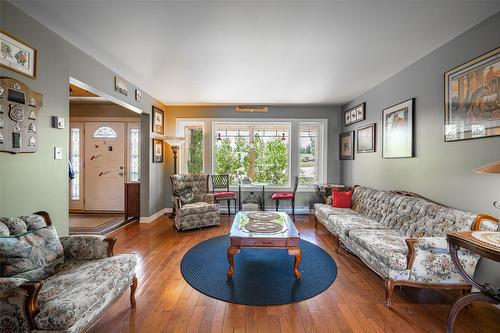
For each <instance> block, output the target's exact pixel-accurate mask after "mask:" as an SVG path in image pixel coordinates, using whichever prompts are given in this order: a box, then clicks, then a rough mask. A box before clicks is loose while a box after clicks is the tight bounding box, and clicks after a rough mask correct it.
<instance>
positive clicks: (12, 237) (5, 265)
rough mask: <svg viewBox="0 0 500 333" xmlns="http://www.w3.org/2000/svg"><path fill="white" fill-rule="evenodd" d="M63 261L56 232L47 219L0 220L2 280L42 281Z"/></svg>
mask: <svg viewBox="0 0 500 333" xmlns="http://www.w3.org/2000/svg"><path fill="white" fill-rule="evenodd" d="M49 221H50V220H49ZM63 261H64V251H63V247H62V245H61V242H60V241H59V237H58V236H57V232H56V230H55V229H54V227H53V226H52V225H51V223H50V222H47V221H46V220H45V218H44V217H42V216H41V215H36V214H35V215H30V216H21V217H0V277H16V278H25V279H28V280H31V281H37V280H42V279H45V278H46V277H47V276H49V275H52V274H53V273H54V269H55V266H56V265H57V264H59V263H61V262H63Z"/></svg>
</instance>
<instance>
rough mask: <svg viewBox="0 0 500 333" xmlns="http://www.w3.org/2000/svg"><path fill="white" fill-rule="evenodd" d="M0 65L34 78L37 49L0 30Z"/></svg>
mask: <svg viewBox="0 0 500 333" xmlns="http://www.w3.org/2000/svg"><path fill="white" fill-rule="evenodd" d="M0 44H1V47H0V66H2V67H5V68H8V69H10V70H12V71H14V72H18V73H21V74H24V75H26V76H28V77H30V78H32V79H35V78H36V62H37V50H36V49H35V48H33V47H32V46H31V45H29V44H27V43H25V42H23V41H21V40H19V39H17V38H16V37H14V36H12V35H10V34H8V33H6V32H4V31H1V30H0Z"/></svg>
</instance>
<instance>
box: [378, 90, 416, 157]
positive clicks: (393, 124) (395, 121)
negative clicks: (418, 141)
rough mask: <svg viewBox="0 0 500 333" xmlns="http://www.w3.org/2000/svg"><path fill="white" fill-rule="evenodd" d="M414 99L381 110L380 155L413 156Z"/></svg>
mask: <svg viewBox="0 0 500 333" xmlns="http://www.w3.org/2000/svg"><path fill="white" fill-rule="evenodd" d="M413 105H414V99H413V98H412V99H409V100H407V101H405V102H402V103H399V104H396V105H394V106H391V107H389V108H387V109H384V110H383V111H382V133H383V134H382V157H383V158H405V157H413Z"/></svg>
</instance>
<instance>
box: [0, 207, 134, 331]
mask: <svg viewBox="0 0 500 333" xmlns="http://www.w3.org/2000/svg"><path fill="white" fill-rule="evenodd" d="M115 241H116V238H105V237H104V236H99V235H75V236H66V237H60V238H59V237H58V236H57V233H56V231H55V229H54V227H53V226H52V222H51V219H50V217H49V214H47V213H46V212H38V213H35V214H34V215H30V216H22V217H18V218H11V217H0V332H34V331H35V332H42V331H43V332H46V331H50V332H80V331H83V330H85V329H87V328H88V327H90V326H91V325H92V324H93V323H94V322H95V321H96V320H97V319H98V318H100V317H101V315H102V314H103V313H104V312H105V311H106V310H107V309H108V308H109V307H110V306H111V305H112V304H113V303H114V301H116V300H118V298H119V297H120V296H121V295H122V294H123V293H124V292H125V291H126V290H127V289H128V287H131V294H130V302H131V305H132V307H134V306H135V298H134V294H135V290H136V288H137V279H136V277H135V266H136V257H135V255H134V254H120V255H117V256H113V245H114V244H115Z"/></svg>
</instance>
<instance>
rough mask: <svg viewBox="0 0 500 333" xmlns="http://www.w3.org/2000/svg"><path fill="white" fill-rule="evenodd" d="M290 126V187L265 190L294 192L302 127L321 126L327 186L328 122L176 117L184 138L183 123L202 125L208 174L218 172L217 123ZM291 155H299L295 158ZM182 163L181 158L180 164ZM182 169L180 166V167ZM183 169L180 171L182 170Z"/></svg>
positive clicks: (306, 189)
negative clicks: (216, 150) (305, 125)
mask: <svg viewBox="0 0 500 333" xmlns="http://www.w3.org/2000/svg"><path fill="white" fill-rule="evenodd" d="M284 122H286V123H290V124H291V128H290V129H289V132H288V135H289V137H288V144H289V149H288V154H289V156H288V173H289V184H288V186H286V185H279V186H271V185H270V186H266V191H273V190H292V186H293V184H292V182H293V177H294V176H295V175H298V173H299V158H300V156H299V154H300V148H299V146H300V137H299V129H300V124H302V123H303V124H319V125H320V126H321V129H320V131H321V134H320V141H321V148H320V152H321V153H320V160H321V161H320V163H318V164H319V165H320V170H319V173H320V175H319V177H318V182H319V183H321V184H325V183H326V182H327V179H328V169H327V163H328V119H296V118H291V119H284V118H177V119H176V135H180V136H182V135H183V134H184V130H183V128H184V124H190V123H191V124H198V125H200V124H203V131H204V134H203V145H204V149H203V153H204V157H203V169H204V173H206V174H213V172H212V170H215V161H214V160H213V158H212V156H215V144H214V143H215V131H214V128H215V126H213V125H215V124H216V123H251V124H258V123H284ZM292 156H296V158H293V157H292ZM178 163H180V159H179V162H178ZM178 166H179V165H178ZM179 170H180V168H179ZM230 188H231V190H237V189H238V186H231V187H230ZM298 191H299V192H314V191H316V187H315V186H314V185H300V184H299V187H298Z"/></svg>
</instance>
